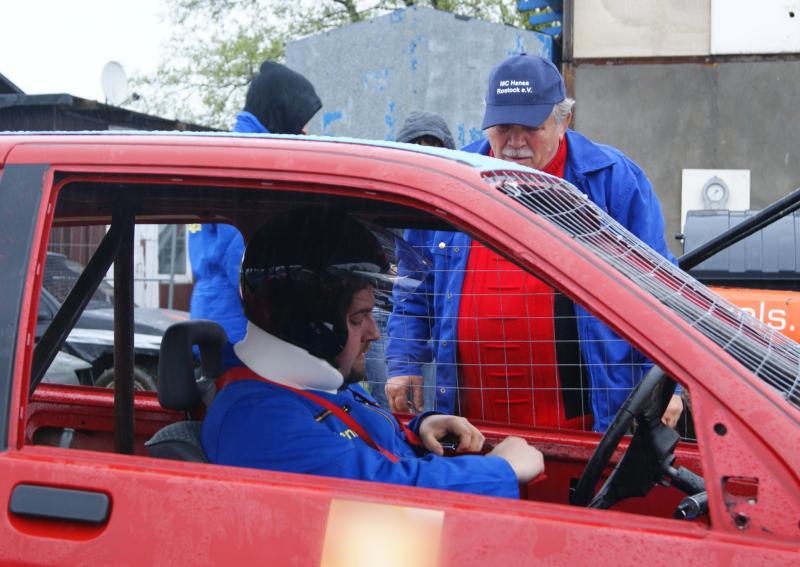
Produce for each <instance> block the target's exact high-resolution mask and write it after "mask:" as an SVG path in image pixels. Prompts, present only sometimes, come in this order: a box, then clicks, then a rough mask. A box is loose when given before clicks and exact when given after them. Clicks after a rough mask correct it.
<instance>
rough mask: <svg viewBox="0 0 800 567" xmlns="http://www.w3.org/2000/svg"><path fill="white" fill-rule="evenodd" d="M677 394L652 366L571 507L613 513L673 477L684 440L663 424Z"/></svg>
mask: <svg viewBox="0 0 800 567" xmlns="http://www.w3.org/2000/svg"><path fill="white" fill-rule="evenodd" d="M674 392H675V382H674V381H673V380H672V379H671V378H670V377H668V376H667V375H666V374H664V372H663V371H662V370H661V369H660V368H659V367H658V366H653V368H651V369H650V371H649V372H648V373H647V374H646V375H645V377H644V378H643V379H642V381H641V382H639V384H638V385H637V386H636V387H635V388H634V389H633V391H632V392H631V393H630V395H629V396H628V398H627V399H626V400H625V403H623V404H622V407H620V409H619V411H618V412H617V415H616V416H615V417H614V421H613V422H612V423H611V425H610V426H609V428H608V430H607V431H606V432H605V434H604V435H603V438H602V439H601V440H600V443H599V444H598V446H597V448H596V449H595V451H594V454H593V455H592V458H591V459H589V462H588V463H587V464H586V468H585V469H584V470H583V473H582V474H581V478H580V480H579V481H578V484H577V485H576V487H575V490H574V492H573V493H572V495H571V496H570V503H571V504H574V505H576V506H586V507H589V508H609V507H610V506H612V505H613V504H614V503H616V502H618V501H620V500H622V499H624V498H628V497H630V496H644V495H645V494H647V493H648V492H649V491H650V489H651V488H652V487H653V486H654V485H655V484H656V483H657V482H659V481H660V480H661V479H663V478H664V476H665V475H666V476H672V472H677V471H675V469H672V467H671V465H672V462H673V461H674V459H675V456H674V449H675V445H676V444H677V443H678V440H679V438H680V436H679V435H678V433H677V432H676V431H675V430H674V429H672V428H671V427H668V426H666V425H664V424H663V423H661V416H662V415H663V414H664V412H665V411H666V409H667V405H668V404H669V400H670V398H671V397H672V395H673V393H674ZM634 420H636V432H635V434H634V436H633V440H632V441H631V443H630V445H629V447H628V450H627V451H626V453H625V455H624V456H623V458H622V459H620V461H619V463H618V464H617V466H616V468H615V469H614V471H613V472H612V473H611V475H609V477H608V479H607V480H606V482H605V483H603V486H602V487H601V488H600V490H599V491H597V493H596V494H595V492H594V490H595V487H596V486H597V482H598V481H599V480H600V476H601V475H602V474H603V471H604V470H605V468H606V466H607V465H608V462H609V461H610V460H611V456H612V455H613V454H614V451H615V449H616V448H617V446H618V445H619V442H620V440H621V439H622V437H623V435H625V434H626V433H627V432H628V431H629V430H630V428H631V425H632V424H633V422H634Z"/></svg>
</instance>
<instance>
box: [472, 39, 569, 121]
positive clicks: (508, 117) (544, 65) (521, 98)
mask: <svg viewBox="0 0 800 567" xmlns="http://www.w3.org/2000/svg"><path fill="white" fill-rule="evenodd" d="M565 98H567V94H566V89H565V87H564V79H563V78H562V77H561V73H559V72H558V69H557V68H556V66H555V65H553V63H552V62H551V61H549V60H548V59H545V58H543V57H538V56H536V55H528V54H526V53H521V54H519V55H513V56H511V57H509V58H508V59H506V60H505V61H503V62H502V63H500V64H499V65H498V66H497V67H495V68H494V69H493V70H492V74H491V75H490V76H489V88H488V89H487V91H486V112H485V113H484V115H483V126H482V127H481V128H482V129H483V130H486V129H487V128H491V127H492V126H496V125H498V124H521V125H523V126H530V127H531V128H535V127H536V126H539V125H541V124H542V122H544V121H545V120H547V117H548V116H550V113H551V112H553V107H554V106H555V105H556V104H558V103H559V102H561V101H562V100H564V99H565Z"/></svg>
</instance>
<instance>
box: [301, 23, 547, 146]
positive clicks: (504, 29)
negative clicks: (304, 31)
mask: <svg viewBox="0 0 800 567" xmlns="http://www.w3.org/2000/svg"><path fill="white" fill-rule="evenodd" d="M552 49H553V47H552V39H551V38H550V37H548V36H546V35H544V34H538V33H535V32H531V31H526V30H521V29H517V28H513V27H510V26H504V25H499V24H492V23H489V22H484V21H480V20H473V19H464V18H460V17H457V16H455V15H453V14H452V13H450V12H443V11H438V10H434V9H431V8H427V7H413V8H408V9H404V10H397V11H395V12H392V13H391V14H388V15H386V16H382V17H379V18H375V19H372V20H368V21H364V22H358V23H355V24H352V25H349V26H345V27H343V28H339V29H336V30H332V31H329V32H326V33H322V34H318V35H314V36H311V37H308V38H305V39H301V40H298V41H294V42H292V43H290V44H289V45H287V47H286V64H287V65H288V66H289V67H291V68H292V69H296V70H297V71H299V72H301V73H303V74H304V75H305V76H306V77H308V78H309V80H310V81H311V82H312V83H313V84H314V86H315V88H316V89H317V92H318V93H319V95H320V98H321V99H322V103H323V107H322V110H321V111H320V112H319V113H318V114H317V115H316V116H315V117H314V119H313V120H312V122H311V124H310V126H309V133H313V134H322V135H330V136H354V137H359V138H371V139H380V140H393V139H395V136H396V135H397V131H398V130H399V128H400V126H401V125H402V123H403V121H404V120H405V117H406V116H407V115H408V113H410V112H412V111H414V110H426V111H429V112H436V113H438V114H440V115H441V116H442V117H443V118H444V119H445V120H446V121H447V123H448V125H449V126H450V129H451V130H452V132H453V137H454V139H455V141H456V145H458V146H461V145H465V144H468V143H470V142H472V141H474V140H476V139H479V138H481V137H483V134H482V132H481V130H480V126H481V121H482V119H483V99H484V96H485V93H486V83H487V80H488V76H489V72H490V71H491V70H492V68H493V67H494V66H495V65H496V64H497V63H498V62H500V61H501V60H503V59H504V58H506V57H508V56H510V55H514V54H517V53H522V52H526V53H534V54H537V55H541V56H544V57H552Z"/></svg>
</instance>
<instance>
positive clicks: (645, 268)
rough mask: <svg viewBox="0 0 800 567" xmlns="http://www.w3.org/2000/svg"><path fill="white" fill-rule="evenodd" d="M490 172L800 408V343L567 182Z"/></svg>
mask: <svg viewBox="0 0 800 567" xmlns="http://www.w3.org/2000/svg"><path fill="white" fill-rule="evenodd" d="M484 179H485V180H486V181H487V182H488V183H490V184H492V185H493V186H494V187H495V188H496V189H497V190H499V191H500V192H501V193H504V194H506V195H508V196H509V197H511V198H512V199H514V200H515V201H517V202H518V203H520V204H522V205H524V206H525V207H526V208H528V209H529V210H531V211H533V212H535V213H536V214H537V215H539V216H540V217H542V218H544V219H546V220H548V221H549V222H551V223H552V224H554V225H555V226H557V227H558V228H559V229H561V230H562V231H564V232H566V233H567V234H568V235H569V236H570V237H572V238H573V239H574V240H577V241H579V242H581V243H582V244H583V245H585V246H586V247H587V248H589V249H591V250H592V251H593V252H594V253H595V254H596V255H597V256H599V257H600V258H602V259H603V260H604V261H605V262H607V263H608V264H609V265H611V266H613V267H614V268H616V269H617V270H618V271H619V272H621V273H622V274H623V275H625V276H626V277H627V278H628V279H630V280H632V281H633V282H634V283H636V285H638V286H639V287H640V288H642V289H643V290H645V291H646V292H647V293H649V294H650V295H652V296H653V297H655V298H656V299H657V300H658V301H660V302H661V303H662V304H664V305H665V306H667V307H668V308H670V309H671V310H673V311H674V312H675V313H677V314H678V315H680V316H681V317H682V318H683V319H684V320H685V321H686V322H687V323H689V324H690V325H691V326H692V327H694V328H695V329H697V330H698V331H700V332H701V333H702V334H703V335H705V336H706V337H708V338H709V339H711V340H712V341H714V342H715V343H716V344H717V345H719V346H720V347H721V348H722V349H723V350H724V351H725V352H727V353H729V354H730V355H731V356H733V357H734V358H735V359H736V360H738V361H739V362H740V363H741V364H742V365H743V366H745V367H746V368H747V369H749V370H750V371H752V372H753V373H754V374H755V375H756V376H758V377H759V378H761V379H762V380H764V381H765V382H766V383H768V384H769V385H771V386H772V387H773V388H775V389H776V390H778V392H780V393H781V394H782V395H783V397H784V398H786V399H787V400H788V401H789V403H791V404H792V405H794V406H795V407H798V408H800V345H798V344H797V343H795V342H793V341H792V340H791V339H788V338H787V337H785V336H784V335H782V334H780V333H779V332H777V331H775V330H773V329H771V328H770V327H769V326H767V325H766V324H764V323H762V322H761V321H759V320H757V319H756V318H754V317H752V316H751V315H749V314H747V313H745V312H744V311H742V310H740V309H738V308H737V307H735V306H734V305H733V304H731V303H729V302H728V301H726V300H725V299H723V298H721V297H720V296H718V295H717V294H715V293H714V292H712V291H710V290H709V289H708V288H706V287H705V286H704V285H703V284H701V283H700V282H698V281H697V280H695V279H694V278H693V277H692V276H690V275H688V274H687V273H685V272H683V271H682V270H681V269H680V268H678V267H677V266H674V265H673V264H672V263H670V262H669V261H668V260H667V259H666V258H664V257H663V256H661V255H660V254H658V253H657V252H655V251H654V250H653V249H652V248H650V247H649V246H647V245H646V244H644V243H643V242H642V241H640V240H639V239H638V238H637V237H636V236H634V235H633V234H631V233H630V232H629V231H628V230H627V229H625V228H624V227H623V226H622V225H620V224H619V223H618V222H617V221H615V220H614V219H613V218H611V217H610V216H609V215H607V214H606V213H604V212H603V211H602V210H601V209H600V208H599V207H597V206H596V205H595V204H594V203H592V202H591V201H590V200H589V198H588V197H587V196H586V195H584V194H583V193H581V192H580V191H579V190H578V189H577V188H575V187H574V186H572V185H571V184H569V183H568V182H566V181H564V180H562V179H558V178H556V177H552V176H549V175H546V174H543V173H534V172H531V173H523V172H519V171H490V172H486V173H484Z"/></svg>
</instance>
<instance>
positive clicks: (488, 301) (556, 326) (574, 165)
mask: <svg viewBox="0 0 800 567" xmlns="http://www.w3.org/2000/svg"><path fill="white" fill-rule="evenodd" d="M574 104H575V101H574V100H572V99H571V98H568V97H567V96H566V90H565V87H564V81H563V78H562V77H561V74H560V73H559V71H558V69H557V68H556V67H555V65H553V63H551V62H550V61H548V60H547V59H543V58H541V57H536V56H531V55H526V54H521V55H516V56H512V57H510V58H508V59H506V60H505V61H503V62H502V63H500V64H499V65H498V66H497V67H495V68H494V70H493V71H492V73H491V75H490V77H489V88H488V90H487V94H486V111H485V114H484V119H483V129H484V130H485V131H486V139H485V140H482V141H479V142H477V143H474V144H471V145H470V146H467V147H465V148H464V150H465V151H470V152H475V153H480V154H483V155H489V156H495V157H498V158H501V159H504V160H508V161H513V162H515V163H519V164H522V165H526V166H529V167H532V168H535V169H539V170H541V171H544V172H546V173H549V174H551V175H555V176H558V177H561V178H563V179H566V180H567V181H569V182H570V183H572V184H573V185H575V186H576V187H577V188H578V189H579V190H580V191H582V192H583V193H585V194H586V195H587V196H588V197H589V198H590V199H591V200H592V201H594V203H595V204H597V205H598V206H599V207H600V208H602V209H603V210H604V211H607V212H608V213H609V214H610V215H611V216H612V217H614V218H615V219H616V220H617V221H618V222H620V223H621V224H622V225H623V226H625V227H626V228H627V229H628V230H630V231H631V232H632V233H634V234H635V235H636V236H638V237H639V238H640V239H641V240H643V241H644V242H646V243H647V244H649V245H650V246H651V247H652V248H653V249H654V250H656V251H657V252H659V253H660V254H662V255H663V256H664V257H665V258H667V259H669V260H670V261H674V257H673V256H672V255H671V254H670V252H669V250H668V248H667V245H666V242H665V240H664V219H663V216H662V213H661V206H660V204H659V201H658V198H657V196H656V195H655V193H654V191H653V188H652V187H651V185H650V182H649V181H648V180H647V177H646V176H645V174H644V172H643V171H642V170H641V169H640V168H639V167H638V166H637V165H636V164H635V163H634V162H633V161H631V160H630V159H629V158H628V157H626V156H625V155H624V154H622V152H620V151H619V150H617V149H615V148H612V147H609V146H605V145H601V144H597V143H595V142H592V141H591V140H589V139H587V138H586V137H584V136H582V135H581V134H579V133H577V132H575V131H572V130H570V129H569V128H568V126H569V122H570V120H571V118H572V109H573V106H574ZM406 237H407V239H408V240H410V241H411V243H412V245H414V246H415V247H417V248H418V249H420V250H424V251H426V252H427V253H428V256H429V259H430V261H431V262H433V263H434V269H433V270H431V274H432V276H431V278H432V281H430V282H428V285H429V286H430V287H429V288H428V289H432V290H433V293H432V294H428V295H425V296H423V295H419V296H417V297H416V298H415V301H416V303H418V304H415V303H409V302H406V303H405V304H403V305H398V306H396V307H395V310H394V312H393V314H392V317H391V318H390V320H389V325H388V333H387V334H388V344H387V347H386V353H387V354H386V356H387V360H388V365H389V375H390V378H389V380H388V382H387V388H386V390H387V397H388V398H389V405H390V407H391V408H392V409H394V410H396V411H403V410H408V409H409V408H410V406H409V404H408V403H407V402H406V401H405V400H407V399H408V397H409V395H410V397H411V399H412V404H411V405H412V406H413V405H414V404H415V403H417V402H418V400H419V399H420V397H421V396H420V394H419V393H418V389H419V385H420V384H421V379H420V377H419V368H420V364H421V363H423V362H425V361H428V360H430V359H431V358H434V357H435V359H436V370H437V376H436V392H437V400H436V401H437V404H436V409H437V410H439V411H444V412H448V413H460V414H461V415H463V416H465V417H470V418H473V419H476V418H477V419H487V420H492V421H502V422H506V423H511V424H517V425H536V426H545V427H559V428H577V429H584V428H587V427H589V425H590V424H592V427H593V428H594V430H595V431H605V429H606V428H607V427H608V426H609V425H610V423H611V420H612V419H613V418H614V415H615V414H616V412H617V410H618V409H619V407H620V405H621V404H622V402H623V401H624V400H625V398H626V397H627V395H628V393H629V392H630V390H631V388H632V387H633V386H634V385H635V384H636V383H638V381H639V380H641V378H642V376H643V375H644V373H645V372H646V370H647V369H648V368H649V366H650V365H651V363H650V362H649V361H647V359H645V358H644V357H643V356H642V355H641V354H640V353H638V352H637V351H636V350H634V349H632V348H631V347H630V346H629V345H628V344H627V343H626V342H625V341H623V340H622V339H620V338H619V337H618V336H617V335H616V334H615V333H614V332H613V331H611V329H609V328H608V327H607V326H606V325H605V324H603V323H602V322H601V321H599V320H597V319H595V318H594V317H592V316H591V315H590V314H589V313H588V312H587V311H585V310H584V309H583V307H581V306H580V305H576V304H574V303H572V301H571V300H570V299H569V298H567V297H566V296H564V295H562V294H560V293H558V292H557V291H556V290H553V289H552V288H550V287H549V286H548V285H547V284H545V283H544V282H542V281H540V280H538V279H537V278H535V277H533V276H532V275H530V274H527V273H525V272H522V271H521V270H519V268H517V267H516V266H514V265H512V264H510V263H509V262H507V261H506V260H505V259H503V258H501V257H499V256H498V255H497V254H495V253H494V252H492V251H491V250H489V249H487V248H486V247H484V246H482V245H481V244H480V243H479V242H475V241H473V240H472V239H471V238H470V237H469V236H467V235H465V234H463V233H455V232H431V231H409V233H408V234H407V235H406ZM500 270H502V276H503V278H502V279H503V290H502V294H500V293H499V292H498V291H497V290H496V286H494V288H495V291H491V290H492V289H493V287H492V286H493V283H492V281H490V279H492V278H489V277H486V274H491V273H495V274H499V271H500ZM515 273H519V275H516V276H515ZM494 279H495V280H496V279H497V276H495V278H494ZM494 283H496V282H494ZM510 285H513V287H514V289H510V288H509V286H510ZM531 313H534V314H533V315H532V314H531ZM420 314H430V317H425V316H420ZM427 319H432V320H433V321H434V322H435V323H434V324H431V321H430V320H427ZM498 320H501V323H502V324H500V325H498V324H497V322H498ZM428 329H434V331H433V334H434V335H435V336H433V337H432V338H433V341H432V344H434V345H436V346H435V347H434V348H433V349H431V348H430V347H429V346H428V342H427V338H428V336H430V333H429V331H428ZM498 345H501V346H502V350H503V352H500V353H498V352H497V349H498ZM434 350H435V352H434ZM487 361H489V362H487ZM492 361H494V362H492ZM487 385H488V387H487ZM534 397H535V399H534ZM682 411H683V404H682V403H681V400H680V397H679V396H677V395H676V396H674V397H673V399H672V401H671V402H670V405H669V407H668V409H667V411H666V413H665V414H664V417H663V421H664V422H665V423H667V424H669V425H672V426H674V425H675V424H676V423H677V420H678V417H679V416H680V414H681V412H682Z"/></svg>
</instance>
